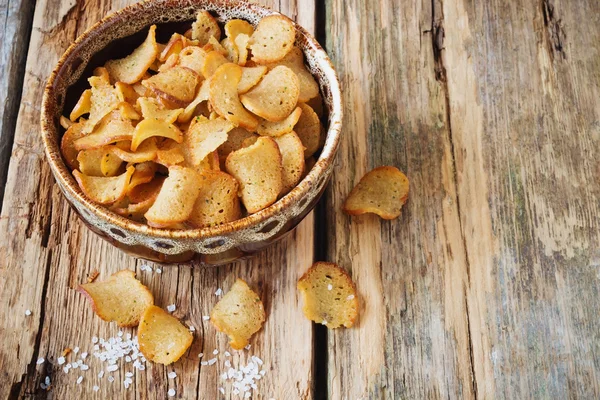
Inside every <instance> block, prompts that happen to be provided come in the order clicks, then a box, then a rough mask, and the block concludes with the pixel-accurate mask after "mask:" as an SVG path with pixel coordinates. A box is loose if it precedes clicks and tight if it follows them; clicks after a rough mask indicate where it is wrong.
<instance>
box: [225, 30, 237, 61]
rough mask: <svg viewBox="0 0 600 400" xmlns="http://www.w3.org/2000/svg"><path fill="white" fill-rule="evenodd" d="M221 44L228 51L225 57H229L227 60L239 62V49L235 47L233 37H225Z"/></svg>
mask: <svg viewBox="0 0 600 400" xmlns="http://www.w3.org/2000/svg"><path fill="white" fill-rule="evenodd" d="M221 46H222V47H223V48H224V49H225V51H226V52H227V54H225V58H227V61H229V62H232V63H234V64H237V63H238V51H237V48H236V47H235V43H234V42H233V40H232V39H231V38H228V37H226V38H225V39H223V40H221Z"/></svg>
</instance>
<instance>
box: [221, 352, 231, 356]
mask: <svg viewBox="0 0 600 400" xmlns="http://www.w3.org/2000/svg"><path fill="white" fill-rule="evenodd" d="M223 354H225V357H231V353H230V352H228V351H226V352H225V353H223Z"/></svg>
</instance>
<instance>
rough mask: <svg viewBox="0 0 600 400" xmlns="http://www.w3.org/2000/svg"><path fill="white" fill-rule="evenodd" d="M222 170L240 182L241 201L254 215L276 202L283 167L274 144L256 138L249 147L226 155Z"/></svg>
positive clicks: (281, 186)
mask: <svg viewBox="0 0 600 400" xmlns="http://www.w3.org/2000/svg"><path fill="white" fill-rule="evenodd" d="M225 168H226V170H227V172H228V173H230V174H231V175H233V176H234V177H235V178H236V179H237V180H238V182H239V183H240V192H241V197H242V202H243V203H244V206H245V207H246V210H248V212H249V213H255V212H257V211H260V210H262V209H263V208H265V207H268V206H270V205H271V204H273V203H274V202H275V201H276V200H277V196H278V195H279V193H280V192H281V189H282V188H283V167H282V159H281V153H280V152H279V147H278V146H277V143H275V141H274V140H273V139H271V138H269V137H262V136H261V137H259V138H258V139H257V141H256V143H254V144H253V145H251V146H249V147H244V148H241V149H239V150H237V151H234V152H232V153H230V154H229V156H227V160H226V161H225Z"/></svg>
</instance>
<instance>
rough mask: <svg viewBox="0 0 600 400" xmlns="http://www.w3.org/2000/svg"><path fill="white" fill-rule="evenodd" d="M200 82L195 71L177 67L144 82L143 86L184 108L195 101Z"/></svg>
mask: <svg viewBox="0 0 600 400" xmlns="http://www.w3.org/2000/svg"><path fill="white" fill-rule="evenodd" d="M199 82H200V77H199V76H198V74H197V73H196V72H195V71H193V70H191V69H189V68H186V67H180V66H175V67H173V68H170V69H167V70H166V71H163V72H159V73H158V74H156V75H154V76H152V77H150V78H148V79H146V80H143V81H142V85H144V86H145V87H147V88H148V89H151V90H152V91H153V92H154V93H156V94H157V95H158V96H160V97H161V98H163V99H165V100H167V101H169V102H171V103H173V104H177V105H182V106H183V105H187V104H188V103H189V102H191V101H192V100H194V97H195V95H196V86H198V83H199Z"/></svg>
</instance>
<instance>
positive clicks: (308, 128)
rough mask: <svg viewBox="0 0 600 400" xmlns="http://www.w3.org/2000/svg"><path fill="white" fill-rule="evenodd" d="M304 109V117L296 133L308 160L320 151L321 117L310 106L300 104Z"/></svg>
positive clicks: (296, 127) (302, 116)
mask: <svg viewBox="0 0 600 400" xmlns="http://www.w3.org/2000/svg"><path fill="white" fill-rule="evenodd" d="M299 107H300V108H301V109H302V115H300V118H299V119H298V122H297V123H296V125H295V126H294V131H295V132H296V134H297V135H298V137H299V138H300V140H301V141H302V144H303V145H304V148H305V149H306V150H304V157H305V158H308V157H310V156H312V155H313V154H315V152H316V151H317V150H319V143H320V140H321V121H320V120H319V116H318V115H317V114H316V113H315V112H314V111H313V109H312V108H310V106H309V105H307V104H304V103H299Z"/></svg>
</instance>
